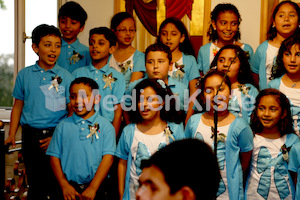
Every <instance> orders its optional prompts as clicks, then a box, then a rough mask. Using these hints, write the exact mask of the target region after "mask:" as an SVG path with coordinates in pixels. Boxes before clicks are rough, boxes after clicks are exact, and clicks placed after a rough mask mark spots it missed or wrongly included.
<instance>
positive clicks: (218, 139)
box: [210, 127, 226, 143]
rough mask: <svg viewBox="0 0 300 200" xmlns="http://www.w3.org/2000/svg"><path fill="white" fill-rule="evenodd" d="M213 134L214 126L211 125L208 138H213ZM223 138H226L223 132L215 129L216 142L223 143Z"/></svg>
mask: <svg viewBox="0 0 300 200" xmlns="http://www.w3.org/2000/svg"><path fill="white" fill-rule="evenodd" d="M214 136H215V128H214V127H211V137H210V138H214ZM225 139H226V135H225V134H224V133H219V131H217V143H218V142H219V141H220V142H223V143H225Z"/></svg>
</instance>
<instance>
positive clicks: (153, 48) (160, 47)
mask: <svg viewBox="0 0 300 200" xmlns="http://www.w3.org/2000/svg"><path fill="white" fill-rule="evenodd" d="M150 51H162V52H165V53H167V55H168V56H167V57H168V59H169V62H170V63H171V62H172V52H171V50H170V47H168V46H167V45H164V44H163V43H154V44H151V45H149V46H148V47H147V49H146V51H145V62H147V56H148V53H149V52H150Z"/></svg>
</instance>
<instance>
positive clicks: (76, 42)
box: [61, 38, 80, 49]
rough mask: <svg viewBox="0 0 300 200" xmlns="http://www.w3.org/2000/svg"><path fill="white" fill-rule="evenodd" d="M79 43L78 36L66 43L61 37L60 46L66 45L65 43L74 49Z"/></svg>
mask: <svg viewBox="0 0 300 200" xmlns="http://www.w3.org/2000/svg"><path fill="white" fill-rule="evenodd" d="M79 44H80V43H79V39H78V38H77V39H76V40H75V42H73V43H71V44H69V43H67V42H66V41H65V40H64V39H63V38H61V46H62V47H64V46H67V45H71V47H73V48H74V49H76V48H77V47H78V45H79Z"/></svg>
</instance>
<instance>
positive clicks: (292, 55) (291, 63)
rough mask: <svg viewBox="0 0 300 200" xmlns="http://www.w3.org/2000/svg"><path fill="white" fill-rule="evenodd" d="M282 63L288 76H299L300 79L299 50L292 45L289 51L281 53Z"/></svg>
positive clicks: (296, 46)
mask: <svg viewBox="0 0 300 200" xmlns="http://www.w3.org/2000/svg"><path fill="white" fill-rule="evenodd" d="M282 61H283V64H284V67H285V69H286V71H287V73H288V74H293V75H299V77H300V49H299V45H298V44H294V45H293V46H292V47H291V49H290V51H285V52H284V53H283V57H282Z"/></svg>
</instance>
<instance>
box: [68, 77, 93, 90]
mask: <svg viewBox="0 0 300 200" xmlns="http://www.w3.org/2000/svg"><path fill="white" fill-rule="evenodd" d="M80 83H82V84H84V85H87V86H89V87H90V88H91V90H92V91H93V90H94V89H96V90H98V89H99V86H98V84H97V83H96V81H94V80H93V79H91V78H87V77H79V78H76V79H74V80H73V81H72V82H71V84H70V88H69V90H70V92H71V88H72V86H73V85H75V84H80Z"/></svg>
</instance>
